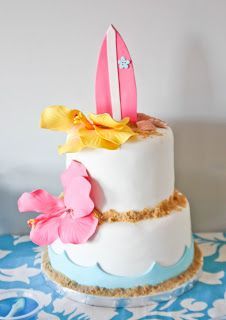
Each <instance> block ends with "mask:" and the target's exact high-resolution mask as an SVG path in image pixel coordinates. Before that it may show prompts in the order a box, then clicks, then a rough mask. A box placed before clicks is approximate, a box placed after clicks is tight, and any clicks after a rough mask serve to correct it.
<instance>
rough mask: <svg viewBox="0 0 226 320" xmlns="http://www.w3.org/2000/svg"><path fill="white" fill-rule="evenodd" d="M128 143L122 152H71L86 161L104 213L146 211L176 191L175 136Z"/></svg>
mask: <svg viewBox="0 0 226 320" xmlns="http://www.w3.org/2000/svg"><path fill="white" fill-rule="evenodd" d="M158 131H159V132H160V133H162V135H161V136H150V137H148V138H145V139H143V138H140V139H139V141H131V142H127V143H125V144H124V145H122V146H121V148H120V149H118V150H106V149H85V150H82V152H77V153H68V154H67V155H66V157H67V166H69V164H70V163H71V161H72V160H77V161H80V162H82V163H83V164H84V165H85V167H86V168H87V169H88V171H89V173H90V175H91V176H92V178H93V180H94V182H93V188H92V189H93V194H92V196H93V199H94V202H95V206H96V207H97V208H98V209H99V210H101V211H107V210H109V209H115V210H117V211H119V212H120V211H128V210H143V209H144V208H146V207H154V206H156V205H157V204H158V203H159V202H160V201H162V200H164V199H166V198H168V197H169V196H170V195H171V194H172V193H173V191H174V146H173V133H172V130H171V129H170V128H169V127H167V128H166V129H158Z"/></svg>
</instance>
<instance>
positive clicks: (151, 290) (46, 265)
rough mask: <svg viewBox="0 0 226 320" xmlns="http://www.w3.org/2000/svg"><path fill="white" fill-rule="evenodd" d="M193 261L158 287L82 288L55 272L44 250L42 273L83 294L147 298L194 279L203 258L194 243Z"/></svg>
mask: <svg viewBox="0 0 226 320" xmlns="http://www.w3.org/2000/svg"><path fill="white" fill-rule="evenodd" d="M194 246H195V250H194V259H193V262H192V264H191V265H190V267H188V269H187V270H186V271H184V272H183V273H181V274H180V275H178V276H177V277H174V278H171V279H169V280H166V281H164V282H162V283H160V284H158V285H154V286H151V285H146V286H138V287H134V288H129V289H123V288H117V289H107V288H101V287H94V286H93V287H92V286H83V285H80V284H78V283H77V282H75V281H72V280H70V279H69V278H68V277H66V276H65V275H63V274H62V273H60V272H58V271H55V270H54V269H53V268H52V266H51V264H50V261H49V257H48V251H47V250H46V251H45V252H44V254H43V257H42V270H43V271H44V273H45V274H46V275H47V276H48V277H49V278H50V279H51V280H52V281H54V282H56V283H57V284H59V285H61V286H63V287H65V288H68V289H72V290H75V291H79V292H81V293H84V294H91V295H97V296H106V297H137V296H147V295H152V294H157V293H162V292H165V291H170V290H173V289H175V288H177V287H180V286H181V285H183V284H184V283H186V282H187V281H189V280H191V279H192V278H194V277H195V276H196V275H197V273H198V272H199V270H200V269H201V267H202V263H203V257H202V253H201V250H200V248H199V247H198V245H197V243H196V242H195V243H194Z"/></svg>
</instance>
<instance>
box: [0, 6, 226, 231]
mask: <svg viewBox="0 0 226 320" xmlns="http://www.w3.org/2000/svg"><path fill="white" fill-rule="evenodd" d="M110 23H113V24H114V25H115V26H116V27H117V29H118V30H119V31H120V33H121V34H122V36H123V37H124V39H125V41H126V43H127V45H128V47H129V50H130V52H131V55H132V57H133V60H134V64H135V70H136V78H137V87H138V98H139V110H140V111H142V112H146V113H149V114H153V115H154V116H158V117H161V118H163V119H165V120H167V121H168V122H169V123H170V124H171V125H172V127H173V129H174V133H175V165H176V178H177V187H178V188H180V189H181V190H182V191H183V192H185V193H186V194H187V195H188V197H189V199H190V202H191V208H192V222H193V228H194V230H195V231H200V230H202V231H208V230H213V231H215V230H226V1H225V0H215V1H213V0H196V1H195V0H171V1H167V0H133V1H131V0H111V1H106V0H95V1H92V0H89V1H88V0H39V1H38V0H36V1H32V0H20V1H12V0H5V1H4V0H0V108H1V122H0V130H1V132H0V137H1V145H0V152H1V166H0V233H7V232H14V233H23V232H25V231H27V229H26V223H25V221H26V219H27V218H28V216H27V215H26V214H24V215H25V216H21V214H19V213H18V212H17V207H16V200H17V197H18V196H19V195H20V193H22V192H23V191H25V190H26V191H30V190H32V189H34V188H37V187H40V188H47V189H48V190H49V191H50V192H52V193H56V194H57V193H58V192H60V183H59V178H58V177H59V173H60V172H61V171H62V170H63V168H64V157H63V156H59V155H58V154H57V151H56V148H57V145H58V144H60V143H62V142H63V141H64V138H65V136H64V134H60V133H56V132H50V131H45V130H41V129H39V117H40V113H41V111H42V109H43V108H44V107H46V106H48V105H52V104H64V105H67V106H69V107H78V106H81V108H82V109H84V110H87V111H95V104H94V79H95V69H96V61H97V55H98V51H99V48H100V44H101V42H102V39H103V36H104V32H105V31H106V29H107V27H108V25H109V24H110Z"/></svg>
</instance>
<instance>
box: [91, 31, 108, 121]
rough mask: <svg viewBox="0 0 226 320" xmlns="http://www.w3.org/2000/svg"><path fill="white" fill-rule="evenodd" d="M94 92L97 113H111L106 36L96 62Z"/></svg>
mask: <svg viewBox="0 0 226 320" xmlns="http://www.w3.org/2000/svg"><path fill="white" fill-rule="evenodd" d="M95 93H96V111H97V113H98V114H101V113H109V114H110V115H112V106H111V95H110V87H109V74H108V59H107V39H106V36H105V38H104V41H103V43H102V46H101V49H100V54H99V59H98V63H97V73H96V84H95Z"/></svg>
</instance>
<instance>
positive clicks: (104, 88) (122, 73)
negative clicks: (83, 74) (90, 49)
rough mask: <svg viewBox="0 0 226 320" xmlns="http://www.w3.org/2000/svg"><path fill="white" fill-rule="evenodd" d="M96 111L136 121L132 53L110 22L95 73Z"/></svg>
mask: <svg viewBox="0 0 226 320" xmlns="http://www.w3.org/2000/svg"><path fill="white" fill-rule="evenodd" d="M95 92H96V111H97V113H99V114H101V113H109V114H110V115H111V116H112V117H113V118H114V119H116V120H121V119H122V118H124V117H129V118H130V120H131V121H132V122H136V121H137V90H136V81H135V75H134V68H133V62H132V59H131V56H130V54H129V51H128V49H127V47H126V44H125V42H124V41H123V39H122V37H121V36H120V34H119V33H118V31H117V30H116V29H115V28H114V27H113V26H112V25H110V27H109V28H108V30H107V33H106V35H105V37H104V40H103V43H102V46H101V49H100V54H99V59H98V64H97V73H96V85H95Z"/></svg>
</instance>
